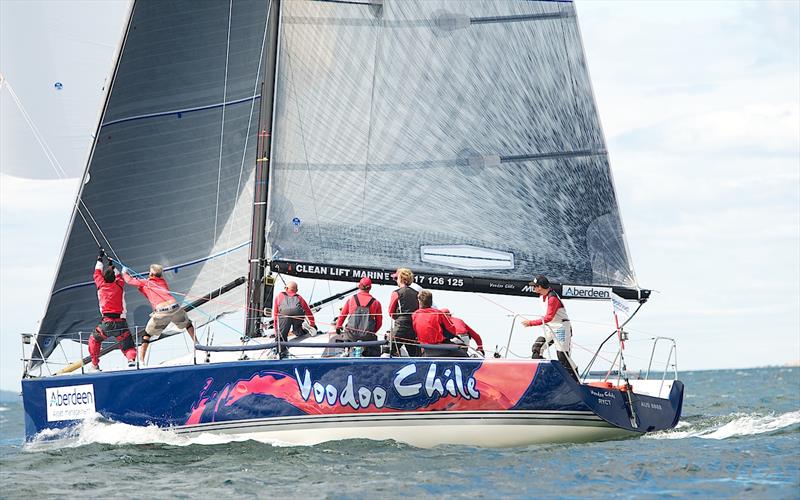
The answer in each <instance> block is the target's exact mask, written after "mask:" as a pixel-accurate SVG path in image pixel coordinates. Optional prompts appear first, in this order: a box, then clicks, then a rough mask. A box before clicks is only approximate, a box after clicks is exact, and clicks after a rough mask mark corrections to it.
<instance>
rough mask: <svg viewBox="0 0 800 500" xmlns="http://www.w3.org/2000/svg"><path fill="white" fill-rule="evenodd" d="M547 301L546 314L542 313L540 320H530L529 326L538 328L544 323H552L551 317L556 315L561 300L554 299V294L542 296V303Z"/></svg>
mask: <svg viewBox="0 0 800 500" xmlns="http://www.w3.org/2000/svg"><path fill="white" fill-rule="evenodd" d="M545 300H546V301H547V312H545V313H544V316H542V317H541V318H536V319H532V320H530V326H539V325H541V324H544V323H549V322H551V321H553V317H554V316H555V315H556V311H558V310H559V309H560V308H561V299H559V298H558V297H556V295H555V294H552V295H551V294H545V295H542V301H545Z"/></svg>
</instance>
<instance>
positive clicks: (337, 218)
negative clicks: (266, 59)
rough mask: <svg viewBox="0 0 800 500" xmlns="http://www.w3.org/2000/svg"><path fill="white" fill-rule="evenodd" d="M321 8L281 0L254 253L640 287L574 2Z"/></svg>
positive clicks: (406, 3)
mask: <svg viewBox="0 0 800 500" xmlns="http://www.w3.org/2000/svg"><path fill="white" fill-rule="evenodd" d="M320 5H325V7H321V6H320ZM335 7H336V8H333V7H331V6H330V3H327V2H326V3H324V4H323V3H321V2H286V3H285V4H284V11H283V12H284V16H283V18H282V20H283V23H282V36H283V37H284V38H286V37H287V35H286V34H287V33H291V37H293V38H299V39H301V40H314V42H313V43H312V42H310V41H309V42H307V43H308V44H309V45H314V44H316V45H317V46H318V45H324V47H323V48H319V47H318V50H320V51H321V53H322V54H324V56H320V57H321V58H322V61H316V62H315V64H313V65H312V64H307V65H305V66H303V67H308V68H310V69H308V70H307V71H306V72H305V73H303V78H302V79H299V78H297V73H296V70H295V67H297V66H298V65H297V64H295V63H294V61H296V60H298V59H300V60H302V59H303V58H312V57H314V56H313V54H302V55H298V52H300V51H301V49H302V48H304V47H303V45H302V44H298V43H295V44H292V43H283V44H282V45H281V60H280V65H279V72H278V73H279V76H278V89H279V90H278V92H277V101H276V106H277V109H278V110H279V111H278V112H277V113H276V119H275V134H274V143H273V144H274V146H275V148H274V150H273V164H272V167H273V170H272V179H271V182H272V185H271V194H270V209H269V210H270V213H269V224H268V230H269V233H268V241H269V245H270V248H269V250H268V257H270V258H273V259H276V260H296V261H303V262H315V263H325V264H334V265H341V266H357V267H378V268H386V269H391V268H395V267H397V266H400V265H404V266H410V267H412V268H413V269H414V270H415V271H419V272H423V273H424V272H435V273H450V274H458V273H461V274H465V273H466V274H469V275H470V276H474V277H485V278H498V279H509V280H525V279H529V278H530V277H531V276H532V275H534V274H537V273H547V274H548V275H549V276H550V277H551V279H553V280H554V281H557V282H566V283H587V284H588V283H594V284H602V285H616V286H632V287H635V286H636V283H635V279H634V278H633V273H632V271H631V269H630V265H629V258H628V255H627V251H626V249H625V244H624V236H623V234H622V228H621V224H620V223H619V215H618V209H617V203H616V198H615V195H614V191H613V185H612V182H611V177H610V169H609V166H608V161H607V157H606V153H605V146H604V144H603V140H602V134H601V132H600V129H599V123H598V120H597V116H596V110H595V106H594V101H593V97H592V94H591V87H590V85H589V80H588V75H587V74H586V67H585V62H584V60H583V55H582V46H581V42H580V38H579V34H578V30H577V24H576V22H575V18H574V11H573V7H572V5H571V4H568V3H561V2H524V1H519V2H516V1H509V2H478V1H475V2H457V1H434V0H429V1H421V2H414V1H403V2H395V1H389V0H387V1H385V2H383V4H382V6H381V8H380V10H379V11H377V12H376V10H375V9H374V8H372V7H370V8H365V7H360V6H356V7H349V6H348V7H343V6H339V5H337V6H335ZM319 32H323V33H325V35H324V36H323V37H322V38H315V37H318V36H319V35H318V33H319ZM332 32H335V33H337V35H336V36H334V35H331V34H330V33H332ZM373 35H374V36H375V43H374V45H373V44H371V43H366V44H365V43H364V40H368V39H369V37H371V36H373ZM284 41H285V40H284ZM372 47H374V51H371V48H372ZM336 54H338V56H336ZM287 62H291V63H292V65H291V68H289V69H287ZM298 82H300V85H298V84H297V83H298ZM344 104H346V105H344ZM367 104H368V106H367ZM292 110H294V112H292ZM332 128H333V129H335V130H331V129H332ZM429 247H437V248H441V249H442V252H444V254H446V252H447V251H448V249H450V250H453V252H455V253H454V256H450V257H448V258H449V259H450V262H451V263H455V264H452V265H443V263H445V264H446V263H447V261H448V259H430V258H429V257H430V256H427V258H426V255H425V251H424V248H429ZM465 249H466V250H465ZM465 252H466V253H470V254H472V255H476V256H481V255H483V256H492V255H499V256H502V258H503V260H504V262H507V263H508V264H503V265H502V266H501V265H499V264H497V263H496V262H494V263H493V264H491V265H490V264H488V263H487V264H486V266H485V268H483V269H482V268H481V266H480V263H479V262H478V261H479V260H480V259H479V258H473V257H468V258H467V257H464V256H463V255H462V254H463V253H465ZM423 259H426V260H427V262H426V261H424V260H423ZM466 260H469V261H470V263H469V264H465V263H464V262H465V261H466ZM488 260H492V259H488ZM495 260H496V259H495ZM475 263H476V264H475ZM459 266H460V267H459ZM506 267H510V268H506Z"/></svg>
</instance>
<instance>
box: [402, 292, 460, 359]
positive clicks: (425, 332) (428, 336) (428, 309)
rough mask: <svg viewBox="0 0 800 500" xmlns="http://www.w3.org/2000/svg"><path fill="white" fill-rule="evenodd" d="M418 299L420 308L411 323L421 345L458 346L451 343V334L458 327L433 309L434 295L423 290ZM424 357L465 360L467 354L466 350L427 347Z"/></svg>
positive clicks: (444, 315) (412, 316)
mask: <svg viewBox="0 0 800 500" xmlns="http://www.w3.org/2000/svg"><path fill="white" fill-rule="evenodd" d="M418 298H419V308H418V309H417V310H416V311H414V313H413V314H412V315H411V321H412V324H413V327H414V332H416V334H417V339H419V343H420V344H446V345H456V344H453V343H451V342H450V339H452V338H453V335H452V334H450V333H449V332H453V331H455V330H456V327H455V325H453V323H452V322H451V321H450V318H449V317H448V316H447V315H446V314H445V313H443V312H442V311H440V310H438V309H435V308H433V307H432V305H433V294H432V293H431V292H429V291H428V290H422V291H421V292H419V296H418ZM423 356H425V357H426V358H465V357H467V353H466V350H464V349H437V348H435V347H426V348H425V349H424V353H423Z"/></svg>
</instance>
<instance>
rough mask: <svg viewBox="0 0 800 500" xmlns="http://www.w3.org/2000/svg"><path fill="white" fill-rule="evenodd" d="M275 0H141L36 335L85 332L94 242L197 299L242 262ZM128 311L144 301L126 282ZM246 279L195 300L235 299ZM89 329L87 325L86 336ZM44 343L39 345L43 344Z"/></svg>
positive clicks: (48, 339)
mask: <svg viewBox="0 0 800 500" xmlns="http://www.w3.org/2000/svg"><path fill="white" fill-rule="evenodd" d="M266 16H267V0H234V1H232V2H230V3H229V2H217V1H199V2H198V1H195V0H183V1H170V2H159V1H136V2H135V3H134V5H133V8H132V14H131V18H130V21H129V25H128V28H127V34H126V36H125V40H124V44H123V46H122V50H121V52H120V55H119V59H118V62H117V67H116V70H115V74H114V79H113V82H112V88H111V91H110V94H109V97H108V100H107V102H106V105H105V109H104V113H103V116H102V122H101V124H100V126H99V128H98V131H97V136H96V139H95V144H94V146H93V151H92V154H91V158H90V161H89V164H88V167H87V174H86V181H85V185H84V186H83V188H82V191H81V193H80V195H79V198H78V202H77V203H76V206H77V208H78V210H77V211H76V212H75V213H74V214H73V218H72V223H71V228H70V230H69V233H68V235H67V239H66V242H65V246H64V249H63V255H62V258H61V263H60V266H59V269H58V273H57V276H56V280H55V284H54V287H53V292H52V294H51V297H50V300H49V304H48V307H47V310H46V313H45V316H44V319H43V320H42V323H41V326H40V329H39V336H38V339H37V342H38V345H39V347H40V349H41V351H42V354H43V357H45V358H46V357H47V356H48V355H49V354H50V352H51V351H52V350H53V348H54V347H55V346H56V344H57V340H58V338H64V337H71V338H74V337H75V335H76V334H77V333H78V332H90V331H92V330H93V328H94V326H95V325H96V324H97V322H98V319H99V314H100V312H99V309H98V303H97V292H96V289H95V286H94V284H93V283H92V278H91V275H92V270H93V266H94V262H95V259H94V257H95V256H96V254H97V247H98V243H99V244H100V245H102V246H104V247H105V249H106V251H107V252H108V253H109V254H110V255H111V256H112V257H113V258H114V259H116V260H117V261H119V262H122V263H123V264H124V265H126V266H128V267H129V268H131V269H132V270H134V271H138V272H144V273H146V272H147V269H148V266H149V264H151V263H159V264H162V265H163V266H164V268H165V269H166V270H167V272H165V278H166V279H167V281H168V282H169V283H170V287H171V289H172V291H173V294H174V295H175V296H176V298H177V299H179V300H182V301H185V302H191V301H193V300H194V299H197V298H199V297H200V296H202V295H204V294H206V293H208V292H210V291H212V290H214V289H217V288H219V287H222V286H223V285H225V284H227V283H230V282H231V281H234V280H235V279H236V278H238V277H240V276H244V275H246V273H247V265H246V260H247V252H248V247H249V240H250V220H251V211H252V196H253V194H252V193H253V187H252V183H253V180H252V178H253V168H254V165H255V155H256V143H257V135H258V132H257V131H258V112H259V101H260V99H259V97H260V95H259V92H260V84H261V79H262V76H261V73H262V68H261V54H262V50H263V44H264V33H265V24H266ZM125 298H126V306H127V311H128V323H129V325H130V326H131V327H132V328H133V327H134V326H144V324H146V322H147V319H148V313H149V312H150V307H149V305H148V304H147V302H146V301H145V299H144V297H142V296H141V295H140V294H139V293H138V292H137V291H136V289H135V288H131V287H126V293H125ZM243 304H244V290H242V287H240V288H239V289H238V290H237V291H236V293H234V292H232V293H231V294H229V295H226V296H225V298H224V300H221V299H220V300H217V301H213V302H211V303H209V304H206V305H205V306H203V307H200V308H198V309H196V310H194V311H193V312H192V313H191V315H192V317H193V321H195V322H196V323H200V324H202V323H205V322H207V321H209V320H211V319H213V318H214V317H216V316H217V315H219V314H223V313H225V312H228V311H232V310H236V309H240V308H241V307H243ZM84 338H85V336H84ZM37 354H38V353H37Z"/></svg>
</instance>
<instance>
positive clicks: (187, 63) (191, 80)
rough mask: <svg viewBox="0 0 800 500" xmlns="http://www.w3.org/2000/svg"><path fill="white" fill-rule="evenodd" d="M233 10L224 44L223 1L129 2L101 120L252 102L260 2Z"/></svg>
mask: <svg viewBox="0 0 800 500" xmlns="http://www.w3.org/2000/svg"><path fill="white" fill-rule="evenodd" d="M232 7H233V8H232V12H231V14H232V15H231V31H230V43H228V9H229V3H228V2H213V1H200V2H197V1H190V0H177V1H170V2H136V4H135V6H134V12H133V16H134V17H133V23H132V26H131V29H130V30H129V33H128V38H127V40H126V46H125V51H124V53H123V55H122V61H121V64H120V68H119V73H118V75H117V79H116V81H115V82H114V86H115V90H116V92H114V93H112V96H111V103H110V106H109V109H108V111H107V113H106V116H105V117H104V122H106V123H108V122H112V121H116V120H121V119H126V118H129V117H133V116H140V115H147V114H151V113H155V112H163V111H172V110H184V109H192V108H195V107H204V106H209V105H221V104H222V103H223V102H224V101H227V102H231V101H235V100H238V99H243V98H248V97H252V95H253V89H254V88H258V87H255V83H256V80H257V79H258V77H259V75H258V64H257V63H258V58H259V54H260V51H261V43H262V40H263V33H264V20H265V18H266V0H235V1H234V2H233V4H232ZM228 48H229V50H228ZM226 53H227V59H228V60H227V64H228V74H227V80H226V75H225V64H226ZM254 61H255V63H256V64H253V63H254Z"/></svg>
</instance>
